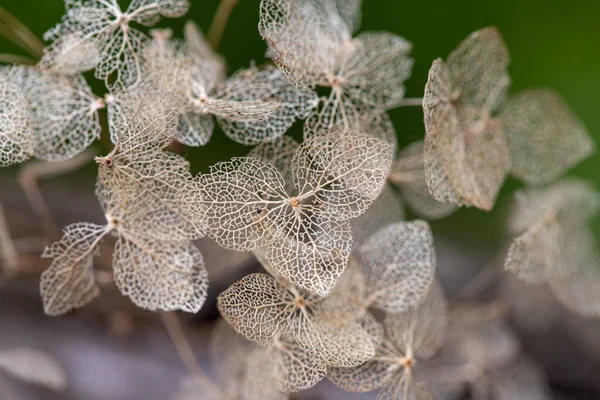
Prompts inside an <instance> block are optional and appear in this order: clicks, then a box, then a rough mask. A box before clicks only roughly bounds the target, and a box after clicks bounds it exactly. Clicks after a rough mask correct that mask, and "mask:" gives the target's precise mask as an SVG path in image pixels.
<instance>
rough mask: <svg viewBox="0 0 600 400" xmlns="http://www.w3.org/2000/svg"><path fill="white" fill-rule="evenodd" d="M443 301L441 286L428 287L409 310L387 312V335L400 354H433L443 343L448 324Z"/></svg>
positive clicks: (420, 357)
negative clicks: (419, 300) (426, 291)
mask: <svg viewBox="0 0 600 400" xmlns="http://www.w3.org/2000/svg"><path fill="white" fill-rule="evenodd" d="M447 320H448V317H447V311H446V300H445V299H444V294H443V293H442V290H441V288H440V286H439V285H438V284H437V283H435V284H433V285H432V286H431V289H430V290H429V293H428V294H427V296H426V297H425V299H424V300H423V301H422V302H421V303H420V304H419V305H417V306H415V307H412V308H410V309H409V310H408V311H405V312H402V313H398V314H388V315H387V317H386V319H385V321H384V327H385V331H386V335H387V336H388V337H389V339H390V340H391V341H392V342H393V343H394V345H395V346H397V347H398V349H399V350H401V351H402V352H403V354H407V353H408V352H409V351H410V353H409V354H414V355H415V356H416V357H417V358H419V359H427V358H430V357H432V356H433V355H434V354H435V353H436V352H437V351H438V350H439V348H440V346H441V345H442V340H443V339H444V334H445V330H446V324H447Z"/></svg>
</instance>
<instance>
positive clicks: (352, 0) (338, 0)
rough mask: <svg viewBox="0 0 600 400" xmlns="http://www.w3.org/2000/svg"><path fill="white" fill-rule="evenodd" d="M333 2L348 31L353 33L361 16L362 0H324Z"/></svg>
mask: <svg viewBox="0 0 600 400" xmlns="http://www.w3.org/2000/svg"><path fill="white" fill-rule="evenodd" d="M324 1H326V2H327V1H328V2H331V3H333V4H334V5H335V6H336V9H337V12H338V14H339V15H340V16H341V18H342V19H343V21H344V22H345V23H346V26H347V27H348V31H349V32H350V33H355V32H356V31H357V30H358V28H359V26H360V20H361V18H362V13H361V6H362V0H324Z"/></svg>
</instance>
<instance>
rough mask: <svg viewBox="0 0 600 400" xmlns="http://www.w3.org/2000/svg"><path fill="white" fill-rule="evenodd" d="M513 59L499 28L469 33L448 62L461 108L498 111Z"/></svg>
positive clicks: (506, 86) (507, 83)
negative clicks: (509, 64) (511, 59)
mask: <svg viewBox="0 0 600 400" xmlns="http://www.w3.org/2000/svg"><path fill="white" fill-rule="evenodd" d="M509 62H510V56H509V54H508V49H507V48H506V44H505V43H504V41H503V40H502V37H501V36H500V32H498V29H496V28H494V27H490V28H484V29H481V30H478V31H476V32H473V33H472V34H471V35H469V37H467V38H466V39H465V40H464V41H463V42H462V43H461V44H459V45H458V47H457V48H456V49H455V50H454V51H453V52H452V53H450V55H449V56H448V61H447V64H448V69H449V71H450V79H451V81H452V86H453V88H454V89H455V90H457V91H458V104H459V107H465V106H473V107H482V108H486V109H487V110H489V111H490V112H492V111H494V110H496V108H497V106H498V105H499V104H500V102H501V101H502V100H504V96H505V94H506V93H505V92H506V90H507V89H508V85H509V84H510V78H509V76H508V71H507V69H508V63H509Z"/></svg>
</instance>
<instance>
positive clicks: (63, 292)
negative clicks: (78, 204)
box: [40, 222, 109, 316]
mask: <svg viewBox="0 0 600 400" xmlns="http://www.w3.org/2000/svg"><path fill="white" fill-rule="evenodd" d="M108 232H109V228H108V227H107V226H99V225H95V224H91V223H87V222H83V223H76V224H72V225H69V226H67V227H66V228H65V230H64V233H63V237H62V239H61V240H60V241H58V242H55V243H53V244H52V245H51V246H49V247H48V248H46V250H45V251H44V253H43V254H42V257H45V258H52V264H51V265H50V267H49V268H48V269H47V270H45V271H44V272H43V273H42V276H41V280H40V292H41V295H42V300H43V302H44V312H45V313H46V314H47V315H52V316H55V315H62V314H65V313H67V312H69V311H71V310H73V309H77V308H80V307H83V306H85V305H86V304H88V303H89V302H90V301H92V300H93V299H94V298H96V297H98V296H99V295H100V288H99V287H98V285H96V281H95V278H94V271H93V263H94V256H95V255H96V254H97V253H98V250H99V248H98V245H99V244H100V241H101V240H102V238H103V237H104V236H105V235H106V234H107V233H108Z"/></svg>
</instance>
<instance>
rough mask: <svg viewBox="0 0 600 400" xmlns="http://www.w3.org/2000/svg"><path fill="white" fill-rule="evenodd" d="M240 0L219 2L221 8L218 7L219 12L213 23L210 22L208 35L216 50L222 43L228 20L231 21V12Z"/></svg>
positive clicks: (222, 0)
mask: <svg viewBox="0 0 600 400" xmlns="http://www.w3.org/2000/svg"><path fill="white" fill-rule="evenodd" d="M238 1H239V0H221V2H220V3H219V8H217V12H216V13H215V16H214V18H213V20H212V23H211V24H210V28H209V30H208V35H207V37H208V42H209V43H210V45H211V47H212V48H213V50H215V51H217V50H218V48H219V45H220V44H221V39H222V38H223V32H225V26H226V25H227V21H229V17H230V16H231V12H232V11H233V9H234V8H235V6H236V5H237V3H238Z"/></svg>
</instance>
